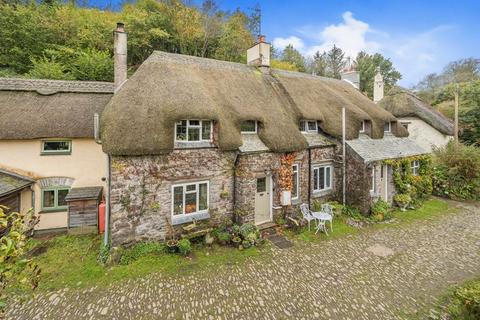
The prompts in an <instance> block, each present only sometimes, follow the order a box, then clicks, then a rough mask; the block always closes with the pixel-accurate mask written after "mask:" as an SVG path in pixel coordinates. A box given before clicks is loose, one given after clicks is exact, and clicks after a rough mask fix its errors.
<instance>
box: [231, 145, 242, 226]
mask: <svg viewBox="0 0 480 320" xmlns="http://www.w3.org/2000/svg"><path fill="white" fill-rule="evenodd" d="M239 158H240V157H239V155H238V152H236V153H235V160H234V161H233V195H232V201H233V212H232V213H233V216H234V217H235V206H236V202H237V196H236V194H237V165H238V159H239ZM235 222H238V221H235Z"/></svg>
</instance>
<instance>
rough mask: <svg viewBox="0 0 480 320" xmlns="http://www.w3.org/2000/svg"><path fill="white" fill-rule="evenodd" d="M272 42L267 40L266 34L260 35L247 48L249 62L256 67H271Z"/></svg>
mask: <svg viewBox="0 0 480 320" xmlns="http://www.w3.org/2000/svg"><path fill="white" fill-rule="evenodd" d="M271 47H272V46H271V44H270V43H268V42H265V36H264V35H260V36H258V41H257V43H255V45H254V46H253V47H251V48H250V49H248V50H247V64H248V65H250V66H256V67H267V68H268V67H270V50H271Z"/></svg>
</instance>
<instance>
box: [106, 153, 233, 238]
mask: <svg viewBox="0 0 480 320" xmlns="http://www.w3.org/2000/svg"><path fill="white" fill-rule="evenodd" d="M234 159H235V153H234V152H222V151H219V150H218V149H198V150H194V149H191V150H175V151H173V152H171V153H169V154H166V155H159V156H138V157H132V156H129V157H118V156H116V157H113V158H112V171H111V204H112V205H111V226H112V244H113V245H114V246H116V245H121V244H128V243H130V242H135V241H141V240H160V241H163V240H165V237H166V236H167V224H166V222H167V220H168V221H170V219H171V214H172V190H171V189H172V185H173V184H177V183H186V182H195V181H209V184H210V185H209V213H210V221H212V222H217V221H220V220H221V219H222V217H224V216H229V217H231V216H232V213H233V163H234Z"/></svg>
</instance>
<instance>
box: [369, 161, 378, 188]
mask: <svg viewBox="0 0 480 320" xmlns="http://www.w3.org/2000/svg"><path fill="white" fill-rule="evenodd" d="M376 176H377V173H376V170H375V166H373V167H372V186H371V188H370V192H375V180H376V179H375V178H376Z"/></svg>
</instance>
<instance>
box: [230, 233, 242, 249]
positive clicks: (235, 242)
mask: <svg viewBox="0 0 480 320" xmlns="http://www.w3.org/2000/svg"><path fill="white" fill-rule="evenodd" d="M232 243H233V246H234V247H237V248H238V247H240V244H241V243H242V238H240V237H239V236H238V235H235V236H233V237H232Z"/></svg>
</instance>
